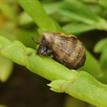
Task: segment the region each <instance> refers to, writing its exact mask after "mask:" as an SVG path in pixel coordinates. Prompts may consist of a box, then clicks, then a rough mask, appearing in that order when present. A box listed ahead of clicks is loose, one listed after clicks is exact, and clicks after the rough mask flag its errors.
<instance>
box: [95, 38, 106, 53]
mask: <svg viewBox="0 0 107 107" xmlns="http://www.w3.org/2000/svg"><path fill="white" fill-rule="evenodd" d="M105 48H107V38H105V39H103V40H100V41H99V42H98V43H97V44H96V46H95V48H94V51H95V52H97V53H101V52H103V50H104V49H105Z"/></svg>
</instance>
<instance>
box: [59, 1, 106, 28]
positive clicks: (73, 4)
mask: <svg viewBox="0 0 107 107" xmlns="http://www.w3.org/2000/svg"><path fill="white" fill-rule="evenodd" d="M59 11H60V13H61V14H63V15H65V16H66V17H70V18H71V19H74V20H76V21H80V22H83V23H86V24H88V25H91V26H93V27H94V28H96V29H100V30H102V29H103V30H107V21H106V20H105V19H104V18H102V17H100V16H99V15H97V14H96V13H95V12H93V11H91V9H90V8H89V7H88V6H86V5H85V4H83V3H82V2H80V1H79V0H65V2H64V3H63V5H62V8H61V9H60V10H59Z"/></svg>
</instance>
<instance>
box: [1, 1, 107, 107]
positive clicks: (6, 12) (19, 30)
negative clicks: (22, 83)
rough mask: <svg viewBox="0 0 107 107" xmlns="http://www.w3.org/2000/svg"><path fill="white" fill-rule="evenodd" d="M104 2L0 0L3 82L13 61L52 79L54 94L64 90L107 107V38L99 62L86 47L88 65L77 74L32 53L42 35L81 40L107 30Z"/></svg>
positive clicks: (99, 47)
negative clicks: (85, 34)
mask: <svg viewBox="0 0 107 107" xmlns="http://www.w3.org/2000/svg"><path fill="white" fill-rule="evenodd" d="M41 4H42V5H41ZM106 4H107V3H106V1H105V0H99V1H97V0H57V1H55V0H41V2H39V1H38V0H18V2H17V1H14V0H11V1H9V0H5V1H3V0H1V1H0V14H1V15H0V20H1V21H0V26H2V27H0V35H1V36H0V55H1V56H0V62H1V63H0V68H1V71H0V80H1V81H3V82H5V81H6V80H7V79H8V78H9V76H10V74H11V73H12V67H13V62H15V63H17V64H19V65H23V66H25V67H26V68H28V69H29V70H30V71H32V72H34V73H36V74H38V75H40V76H42V77H44V78H46V79H48V80H50V81H52V82H51V83H50V84H49V86H50V87H51V90H53V91H56V92H65V93H67V94H69V95H71V96H73V97H75V98H78V99H80V100H82V101H85V102H88V103H89V104H93V105H96V106H98V107H107V102H106V99H107V86H106V85H104V84H103V83H101V82H104V83H107V78H106V74H107V73H106V72H107V49H106V45H107V39H106V38H103V37H102V38H103V40H97V41H98V43H97V44H96V46H95V49H94V54H95V52H96V53H100V58H99V59H96V58H95V56H94V55H92V53H91V52H90V51H89V50H88V47H86V48H87V52H86V56H87V59H86V63H85V65H84V66H83V67H82V68H80V69H79V70H69V69H68V68H66V67H64V66H63V65H61V64H59V63H58V62H56V61H54V60H52V59H50V58H47V57H40V56H38V55H36V54H35V50H34V49H33V48H36V45H37V44H35V43H34V41H38V40H39V39H40V36H41V33H42V32H65V33H66V34H71V33H72V34H76V35H77V36H78V37H79V38H80V39H82V38H83V37H82V35H83V33H86V32H88V31H92V30H96V32H97V31H98V30H99V31H101V30H103V31H105V32H106V31H107V17H106V15H107V5H106ZM19 5H20V6H21V8H23V9H24V11H23V10H22V9H21V8H20V6H19ZM93 7H94V9H93ZM18 10H19V11H18ZM47 14H48V15H47ZM90 36H91V35H90ZM7 38H8V39H7ZM32 38H33V39H34V41H33V40H32ZM92 39H93V40H94V37H92ZM87 40H88V39H87ZM95 43H96V42H95ZM90 44H91V41H90ZM91 48H93V47H91ZM91 51H93V50H91ZM5 66H6V68H5ZM41 66H42V67H41ZM52 69H54V70H53V71H52ZM77 71H79V72H77ZM95 78H96V79H98V80H99V81H101V82H99V81H98V80H96V79H95ZM78 102H80V101H77V103H78ZM83 105H84V103H83ZM78 107H81V104H80V106H79V105H78Z"/></svg>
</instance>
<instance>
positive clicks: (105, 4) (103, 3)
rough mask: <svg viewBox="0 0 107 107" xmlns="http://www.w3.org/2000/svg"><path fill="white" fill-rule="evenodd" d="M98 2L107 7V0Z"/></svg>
mask: <svg viewBox="0 0 107 107" xmlns="http://www.w3.org/2000/svg"><path fill="white" fill-rule="evenodd" d="M98 3H99V4H100V5H101V6H103V7H104V8H106V9H107V0H98Z"/></svg>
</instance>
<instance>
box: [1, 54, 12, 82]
mask: <svg viewBox="0 0 107 107" xmlns="http://www.w3.org/2000/svg"><path fill="white" fill-rule="evenodd" d="M12 68H13V63H12V61H10V60H9V59H7V58H5V57H2V56H0V81H2V82H5V81H6V80H7V79H8V78H9V77H10V75H11V73H12Z"/></svg>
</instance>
